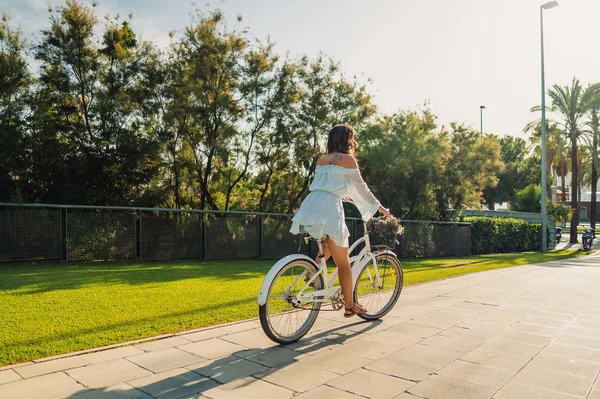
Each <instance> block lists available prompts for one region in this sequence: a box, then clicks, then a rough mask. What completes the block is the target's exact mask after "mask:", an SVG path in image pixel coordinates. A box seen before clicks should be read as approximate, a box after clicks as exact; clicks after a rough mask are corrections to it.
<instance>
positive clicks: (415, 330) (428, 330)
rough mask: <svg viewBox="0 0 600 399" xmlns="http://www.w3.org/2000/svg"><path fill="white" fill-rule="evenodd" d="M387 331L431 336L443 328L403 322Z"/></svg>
mask: <svg viewBox="0 0 600 399" xmlns="http://www.w3.org/2000/svg"><path fill="white" fill-rule="evenodd" d="M386 331H391V332H395V333H400V334H405V335H412V336H413V337H420V338H429V337H431V336H432V335H435V334H437V333H439V332H441V331H443V330H442V329H440V328H434V327H427V326H420V325H418V324H412V323H402V324H398V325H397V326H394V327H391V328H388V329H387V330H386Z"/></svg>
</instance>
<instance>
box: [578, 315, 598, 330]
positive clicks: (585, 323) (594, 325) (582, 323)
mask: <svg viewBox="0 0 600 399" xmlns="http://www.w3.org/2000/svg"><path fill="white" fill-rule="evenodd" d="M571 326H573V327H583V328H591V329H594V330H596V331H598V330H600V321H591V320H586V319H582V318H577V319H576V320H575V321H574V322H573V323H571Z"/></svg>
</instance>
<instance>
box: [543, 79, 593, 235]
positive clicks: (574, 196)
mask: <svg viewBox="0 0 600 399" xmlns="http://www.w3.org/2000/svg"><path fill="white" fill-rule="evenodd" d="M597 92H598V88H597V87H596V86H595V85H592V86H589V87H588V88H586V89H584V88H583V87H582V86H581V84H580V83H579V79H577V78H573V82H572V83H571V86H570V87H569V86H560V85H554V86H552V88H551V89H550V90H548V95H549V96H550V99H551V105H550V107H549V111H550V112H552V113H554V114H556V115H558V116H560V120H559V122H558V124H559V126H561V127H563V128H564V130H565V132H566V133H567V135H568V137H569V140H570V144H571V206H572V207H573V209H574V212H573V219H571V237H570V242H571V243H576V242H577V225H578V224H579V207H578V205H579V198H578V187H579V181H578V180H579V179H578V177H579V168H578V164H577V160H578V142H579V140H580V139H581V136H582V134H583V131H584V124H585V121H584V116H585V115H586V114H587V113H588V112H589V110H590V108H591V106H592V104H593V103H594V100H595V97H596V96H597Z"/></svg>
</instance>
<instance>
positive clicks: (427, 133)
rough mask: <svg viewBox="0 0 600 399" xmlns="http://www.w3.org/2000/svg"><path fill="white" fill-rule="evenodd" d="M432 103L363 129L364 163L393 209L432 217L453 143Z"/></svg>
mask: <svg viewBox="0 0 600 399" xmlns="http://www.w3.org/2000/svg"><path fill="white" fill-rule="evenodd" d="M435 119H436V117H435V116H434V115H433V114H432V113H431V111H430V110H429V109H424V110H422V111H421V112H415V111H412V112H408V111H407V112H399V113H397V114H394V115H392V116H389V117H382V118H381V119H379V120H378V122H377V123H376V124H373V125H370V126H368V127H367V128H366V129H365V130H364V131H362V132H361V134H360V137H361V148H360V150H361V151H360V157H359V161H360V164H361V165H362V166H363V168H362V169H363V175H364V176H365V179H368V181H369V182H370V186H371V189H372V190H373V191H374V192H376V193H378V195H379V199H380V200H381V202H382V203H384V204H386V206H389V207H390V209H391V210H392V211H393V212H394V214H396V215H398V216H401V217H402V218H406V219H419V218H431V216H432V209H431V207H430V204H431V193H432V190H433V189H434V187H435V184H436V182H437V180H438V179H439V176H440V175H441V174H442V173H443V171H444V168H445V165H444V163H443V162H444V158H445V154H446V152H447V151H448V150H449V146H448V143H447V142H446V141H445V140H443V139H441V138H440V137H439V136H438V134H437V132H436V128H437V126H436V123H435Z"/></svg>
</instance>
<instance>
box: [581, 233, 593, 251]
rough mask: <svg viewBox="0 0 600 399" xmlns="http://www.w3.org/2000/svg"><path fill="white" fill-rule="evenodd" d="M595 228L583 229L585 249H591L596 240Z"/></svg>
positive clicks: (582, 238)
mask: <svg viewBox="0 0 600 399" xmlns="http://www.w3.org/2000/svg"><path fill="white" fill-rule="evenodd" d="M592 230H593V229H590V228H587V229H585V230H584V231H583V236H582V237H581V241H582V246H583V250H584V251H589V250H591V249H592V242H593V240H594V235H595V231H592Z"/></svg>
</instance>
